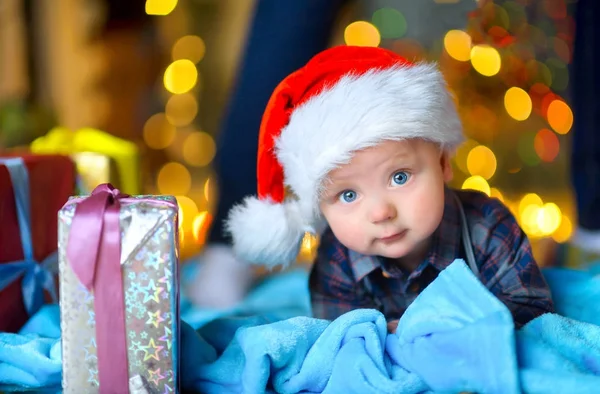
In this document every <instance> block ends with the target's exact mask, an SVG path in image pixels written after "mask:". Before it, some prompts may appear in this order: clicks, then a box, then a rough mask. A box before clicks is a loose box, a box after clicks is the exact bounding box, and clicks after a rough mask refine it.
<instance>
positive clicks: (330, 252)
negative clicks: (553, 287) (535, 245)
mask: <svg viewBox="0 0 600 394" xmlns="http://www.w3.org/2000/svg"><path fill="white" fill-rule="evenodd" d="M452 193H456V194H457V196H458V198H459V200H460V201H461V202H462V205H463V208H464V211H465V215H466V217H467V222H468V225H469V229H470V235H471V241H472V244H473V253H474V255H475V259H476V261H477V265H478V267H479V279H480V280H481V281H482V282H483V283H484V284H486V283H487V282H488V281H490V280H491V279H492V278H493V276H494V274H495V273H496V272H497V271H498V269H499V267H500V266H501V265H502V264H503V263H504V262H506V261H509V262H510V264H512V268H510V269H509V270H508V271H507V273H506V274H505V275H504V276H502V278H501V279H500V280H498V281H497V282H496V284H494V285H493V286H492V287H491V288H490V291H491V292H492V293H493V294H494V295H495V296H496V297H498V298H499V299H500V300H501V301H502V302H503V303H504V304H505V305H506V306H507V307H508V309H509V310H510V311H511V313H512V315H513V318H514V321H515V325H516V327H517V328H520V327H521V326H523V325H524V324H525V323H527V322H528V321H530V320H532V319H534V318H535V317H537V316H539V315H542V314H544V313H546V312H553V309H554V307H553V303H552V298H551V295H550V290H549V288H548V285H547V284H546V281H545V280H544V278H543V276H542V274H541V272H540V269H539V267H538V265H537V264H536V262H535V260H534V258H533V256H532V253H531V246H530V244H529V240H528V239H527V236H526V235H525V234H524V233H523V231H522V230H521V228H520V227H519V225H518V224H517V222H516V221H515V219H514V217H513V215H512V214H511V213H510V212H509V210H508V209H507V208H506V207H505V206H504V205H503V204H502V203H501V202H499V201H498V200H496V199H492V198H489V197H487V196H486V195H485V194H482V193H479V192H474V191H454V190H451V189H448V188H447V189H446V193H445V194H446V196H445V208H444V216H443V219H442V222H441V224H440V226H439V227H438V229H437V230H436V231H435V232H434V234H433V235H432V240H431V246H430V249H429V252H428V254H427V256H426V257H425V259H424V260H423V262H422V263H421V264H420V265H419V266H418V268H417V269H416V270H415V271H413V272H411V273H405V272H404V271H402V270H401V269H400V268H399V267H398V266H396V265H394V264H393V263H392V262H391V261H390V260H388V259H384V258H381V257H377V256H366V255H361V254H359V253H356V252H354V251H352V250H349V249H348V248H346V247H345V246H343V245H342V244H341V243H340V242H339V241H338V240H337V239H336V238H335V236H334V235H333V233H332V232H331V230H330V229H327V230H326V232H325V233H324V234H323V236H322V238H321V243H320V245H319V250H318V254H317V258H316V261H315V263H314V265H313V268H312V272H311V275H310V293H311V300H312V308H313V314H314V316H315V317H319V318H324V319H335V318H336V317H338V316H340V315H342V314H344V313H346V312H348V311H350V310H353V309H358V308H374V309H378V310H380V311H381V312H382V313H383V314H384V315H385V316H386V318H387V319H388V320H395V319H399V318H400V316H402V314H403V313H404V311H405V310H406V308H407V307H408V306H409V305H410V304H411V303H412V302H413V301H414V299H415V298H416V297H417V295H418V294H419V293H420V292H421V291H422V290H423V289H424V288H425V287H427V286H428V285H429V284H430V283H431V282H432V281H433V280H434V279H435V278H436V277H437V275H438V274H439V273H440V271H442V270H443V269H445V268H446V267H447V266H448V265H450V263H452V262H453V261H454V260H455V259H457V258H462V259H464V260H465V261H466V258H465V257H466V256H465V255H464V250H463V247H462V240H461V222H460V211H459V208H458V207H457V205H456V200H455V199H454V197H453V196H452ZM367 278H368V279H367Z"/></svg>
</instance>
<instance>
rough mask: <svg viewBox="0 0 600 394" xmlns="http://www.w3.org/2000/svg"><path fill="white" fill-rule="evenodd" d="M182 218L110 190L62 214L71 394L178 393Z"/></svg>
mask: <svg viewBox="0 0 600 394" xmlns="http://www.w3.org/2000/svg"><path fill="white" fill-rule="evenodd" d="M177 215H178V206H177V202H176V200H175V198H173V197H166V196H136V197H131V196H128V195H125V194H122V193H121V192H120V191H118V190H117V189H115V188H113V187H112V186H111V185H107V184H103V185H100V186H98V187H97V188H96V189H95V190H94V191H93V192H92V193H91V195H90V196H88V197H81V198H78V197H76V198H71V199H70V200H69V202H68V203H67V204H66V205H65V206H64V207H63V208H62V209H61V211H60V212H59V236H58V245H59V274H60V312H61V333H62V346H63V352H62V357H63V390H64V393H66V394H67V393H127V392H136V391H138V390H139V388H140V387H141V388H142V391H141V392H146V393H168V392H178V390H179V387H178V384H179V383H178V373H177V372H178V360H179V358H178V357H179V287H178V278H179V273H178V233H177V231H178V221H177Z"/></svg>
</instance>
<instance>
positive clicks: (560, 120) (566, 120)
mask: <svg viewBox="0 0 600 394" xmlns="http://www.w3.org/2000/svg"><path fill="white" fill-rule="evenodd" d="M547 116H548V123H549V124H550V127H552V130H554V131H556V132H557V133H558V134H567V133H568V132H569V131H570V130H571V127H573V112H572V111H571V108H569V106H568V105H567V103H565V102H564V101H562V100H554V101H552V102H551V103H550V105H549V106H548V115H547Z"/></svg>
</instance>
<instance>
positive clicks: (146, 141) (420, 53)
mask: <svg viewBox="0 0 600 394" xmlns="http://www.w3.org/2000/svg"><path fill="white" fill-rule="evenodd" d="M277 3H279V4H277ZM575 6H576V0H537V1H536V0H514V1H475V0H419V1H415V0H386V1H383V0H372V1H338V0H331V1H330V0H321V1H315V0H279V1H277V0H271V1H262V0H179V1H178V0H126V1H125V0H52V1H49V0H2V1H1V2H0V149H3V150H11V151H12V150H16V151H20V150H33V151H34V152H59V153H67V154H71V155H73V157H74V158H75V160H76V162H77V165H78V169H79V171H80V173H81V174H82V178H83V181H84V183H87V184H88V185H93V184H94V182H96V183H97V182H98V181H104V180H111V181H114V182H115V183H116V184H118V185H119V186H120V188H122V189H123V190H124V191H125V192H128V193H136V194H142V193H143V194H172V195H176V196H177V198H178V200H179V203H180V206H181V214H182V220H181V223H180V226H181V228H180V230H181V231H180V233H181V248H182V257H183V258H184V259H187V258H189V257H192V256H196V255H198V254H199V253H200V252H201V251H202V248H203V246H204V245H205V244H206V242H207V237H208V234H209V230H210V229H211V228H213V226H214V225H215V223H216V221H217V220H220V219H219V218H220V217H221V216H222V215H219V214H218V213H217V211H218V210H219V208H218V206H219V204H218V203H219V201H221V202H222V201H224V199H225V200H226V199H227V198H228V197H229V198H230V199H232V198H233V197H234V196H235V193H233V192H232V193H229V192H228V191H227V187H226V186H225V185H224V182H222V181H221V180H220V178H219V177H217V175H216V173H215V168H216V166H215V160H216V159H215V156H216V155H217V152H218V151H219V152H220V151H221V150H222V151H223V157H222V158H221V159H220V163H229V164H228V165H229V166H230V167H232V169H230V170H228V171H229V173H232V172H233V173H234V178H235V174H239V178H240V179H239V180H240V184H243V183H244V182H246V184H247V183H248V182H250V183H252V182H254V181H255V178H254V177H253V174H254V171H255V167H253V166H255V163H254V160H255V151H256V143H255V142H249V143H246V142H244V141H254V140H256V139H257V133H258V122H259V121H260V116H261V111H262V110H263V109H264V105H265V104H266V100H267V99H268V94H267V93H264V92H268V93H270V91H272V89H273V88H274V85H273V84H276V83H277V82H278V81H279V80H281V79H282V78H283V76H285V75H286V74H287V73H289V72H291V71H293V70H292V69H286V67H289V66H286V65H284V64H287V65H289V64H294V63H293V62H287V63H286V62H285V61H282V60H281V59H286V58H294V56H295V54H296V55H297V54H298V53H299V51H303V53H308V52H310V49H306V48H307V45H311V43H314V40H315V39H317V38H316V37H317V35H319V36H318V39H319V40H321V41H322V42H323V43H324V45H325V46H332V45H340V44H348V45H368V46H381V47H385V48H389V49H392V50H394V51H396V52H398V53H399V54H401V55H404V56H405V57H407V58H408V59H411V60H436V61H439V63H440V67H441V69H442V71H443V72H444V74H445V76H446V78H447V80H448V83H449V85H450V87H451V89H452V90H453V92H454V94H455V95H456V99H457V104H458V106H459V110H460V114H461V116H462V119H463V122H464V125H465V131H466V134H467V136H468V141H467V143H465V144H464V145H463V147H462V148H461V149H460V150H459V151H458V153H457V156H456V158H455V160H454V164H455V167H456V168H455V179H454V181H453V186H455V187H458V188H461V187H463V188H471V189H478V190H481V191H484V192H485V193H488V194H490V195H492V196H496V197H498V198H499V199H501V200H503V201H504V202H505V203H506V204H507V205H508V206H509V207H510V209H511V210H512V212H513V213H514V214H515V216H516V217H517V219H518V220H519V223H520V224H521V226H522V227H523V229H524V230H525V231H526V232H527V234H528V235H529V236H530V238H531V239H532V241H533V244H534V249H535V254H536V256H537V258H538V260H539V261H540V262H542V263H543V264H545V263H544V262H545V261H547V260H548V259H547V257H548V256H547V253H548V251H551V250H554V249H553V248H551V247H550V245H553V244H557V243H558V244H560V243H564V242H566V241H567V240H568V239H569V238H570V236H571V234H572V232H573V229H574V227H576V225H577V223H576V221H577V219H576V212H575V204H574V202H573V201H574V199H573V197H572V192H571V186H570V180H569V163H570V152H571V150H570V138H571V137H570V135H571V131H572V125H573V121H574V119H573V111H572V110H571V107H572V104H571V99H570V91H571V90H570V89H571V86H572V83H571V81H570V74H569V67H570V63H571V60H572V56H573V39H574V31H575V23H574V18H573V10H574V7H575ZM261 7H262V11H261ZM286 8H287V11H286ZM317 24H319V26H320V27H319V28H318V29H316V28H315V26H316V25H317ZM253 26H254V27H253ZM307 26H308V27H309V28H307ZM311 26H312V30H310V27H311ZM278 29H279V30H278ZM303 29H305V30H303ZM292 33H293V34H292ZM291 35H293V37H291ZM286 37H291V38H289V42H283V41H282V40H284V39H285V38H286ZM271 42H277V43H278V45H277V46H274V48H275V49H269V47H268V45H267V46H265V44H268V43H271ZM261 45H262V46H261ZM278 48H279V49H278ZM311 48H312V47H311ZM253 56H257V58H256V59H258V60H256V61H252V59H253ZM298 56H299V55H298ZM298 56H296V57H298ZM302 56H304V55H302ZM300 57H301V56H300ZM307 60H308V57H307V56H305V57H304V58H298V59H296V61H297V67H299V66H301V65H302V64H303V63H305V62H306V61H307ZM260 62H264V66H263V65H262V63H260ZM244 71H247V72H246V73H244ZM250 71H252V72H253V73H254V74H253V76H252V75H248V73H249V72H250ZM275 71H277V72H275ZM274 73H275V74H277V73H279V74H277V75H275V74H274ZM268 76H273V78H274V79H277V80H274V81H269V80H268V78H267V77H268ZM275 77H276V78H275ZM248 79H250V82H247V81H248ZM252 83H254V84H256V85H259V84H261V83H262V85H261V86H257V87H256V88H254V87H253V85H252ZM244 86H245V88H244ZM253 89H257V90H260V92H263V93H262V94H258V93H257V95H256V96H254V95H253V94H251V93H249V92H252V90H253ZM245 112H248V113H245ZM250 112H252V113H250ZM245 117H247V118H248V119H252V120H253V122H250V121H247V122H246V121H244V122H242V121H241V120H242V119H246V118H245ZM236 119H237V120H240V121H238V122H236V121H235V120H236ZM225 132H226V133H228V136H227V137H225V136H224V135H223V134H224V133H225ZM236 133H237V134H236ZM242 134H243V135H244V138H242V137H240V138H239V139H238V137H237V136H239V135H242ZM236 140H237V143H238V144H241V145H242V148H245V151H249V152H252V151H254V155H253V154H252V153H251V154H249V155H245V156H244V155H243V154H241V153H240V154H239V155H237V154H236V153H235V152H237V151H236V150H235V149H233V150H232V149H229V148H228V147H229V146H231V145H232V144H235V143H236V142H235V141H236ZM232 141H233V142H232ZM239 152H241V151H239ZM244 160H245V161H244ZM224 166H225V165H224V164H221V168H223V167H224ZM248 174H249V175H248ZM244 192H246V193H252V192H254V191H253V190H249V191H248V190H244ZM236 193H241V191H239V190H238V191H236ZM221 205H222V206H224V207H225V208H227V207H228V206H230V203H224V204H221ZM225 208H223V209H225ZM217 225H218V224H217ZM314 241H315V240H312V239H307V240H306V242H305V245H304V248H303V251H302V255H301V256H300V258H299V260H301V261H309V260H310V258H311V256H312V253H313V252H314V244H315V243H314Z"/></svg>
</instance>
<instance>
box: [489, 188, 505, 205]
mask: <svg viewBox="0 0 600 394" xmlns="http://www.w3.org/2000/svg"><path fill="white" fill-rule="evenodd" d="M490 197H494V198H497V199H498V200H500V201H502V202H504V196H503V195H502V193H501V192H500V190H498V189H496V188H495V187H492V188H491V189H490Z"/></svg>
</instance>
